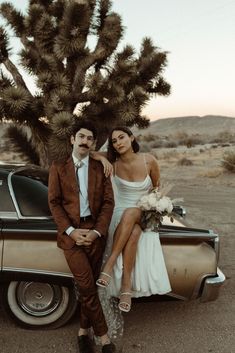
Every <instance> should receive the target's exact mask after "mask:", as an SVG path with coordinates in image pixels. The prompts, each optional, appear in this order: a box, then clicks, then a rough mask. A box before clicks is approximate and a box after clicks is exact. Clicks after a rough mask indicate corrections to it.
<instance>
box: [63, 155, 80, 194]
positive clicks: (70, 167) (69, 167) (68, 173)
mask: <svg viewBox="0 0 235 353" xmlns="http://www.w3.org/2000/svg"><path fill="white" fill-rule="evenodd" d="M64 173H65V177H66V179H67V180H69V181H70V183H71V187H72V189H73V191H74V192H75V193H77V194H78V196H79V191H78V183H77V177H76V174H75V168H74V163H73V158H72V157H70V158H69V159H68V160H67V161H66V163H65V164H64Z"/></svg>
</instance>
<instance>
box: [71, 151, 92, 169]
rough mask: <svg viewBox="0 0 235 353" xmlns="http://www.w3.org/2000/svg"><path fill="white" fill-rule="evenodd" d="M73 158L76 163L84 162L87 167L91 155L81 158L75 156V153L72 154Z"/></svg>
mask: <svg viewBox="0 0 235 353" xmlns="http://www.w3.org/2000/svg"><path fill="white" fill-rule="evenodd" d="M72 158H73V162H74V164H75V165H76V164H78V163H79V162H82V163H83V164H84V165H85V166H86V167H87V166H88V163H89V155H88V156H86V157H85V158H83V159H81V160H80V159H78V158H77V157H75V156H74V154H72Z"/></svg>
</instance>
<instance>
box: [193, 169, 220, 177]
mask: <svg viewBox="0 0 235 353" xmlns="http://www.w3.org/2000/svg"><path fill="white" fill-rule="evenodd" d="M222 174H223V170H222V169H219V168H216V169H210V170H207V171H204V172H201V173H199V174H198V176H201V177H207V178H217V177H219V176H220V175H222Z"/></svg>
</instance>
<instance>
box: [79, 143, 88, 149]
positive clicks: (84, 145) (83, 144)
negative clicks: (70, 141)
mask: <svg viewBox="0 0 235 353" xmlns="http://www.w3.org/2000/svg"><path fill="white" fill-rule="evenodd" d="M79 147H85V148H87V149H89V147H88V146H87V145H86V144H85V143H82V144H81V145H79Z"/></svg>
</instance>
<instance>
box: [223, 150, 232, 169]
mask: <svg viewBox="0 0 235 353" xmlns="http://www.w3.org/2000/svg"><path fill="white" fill-rule="evenodd" d="M222 166H223V167H224V169H226V170H228V171H229V172H232V173H235V152H231V151H230V152H226V153H225V154H224V155H223V160H222Z"/></svg>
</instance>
